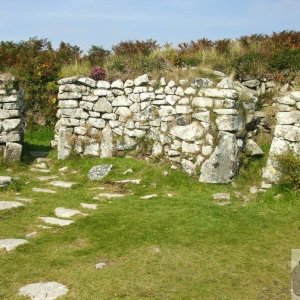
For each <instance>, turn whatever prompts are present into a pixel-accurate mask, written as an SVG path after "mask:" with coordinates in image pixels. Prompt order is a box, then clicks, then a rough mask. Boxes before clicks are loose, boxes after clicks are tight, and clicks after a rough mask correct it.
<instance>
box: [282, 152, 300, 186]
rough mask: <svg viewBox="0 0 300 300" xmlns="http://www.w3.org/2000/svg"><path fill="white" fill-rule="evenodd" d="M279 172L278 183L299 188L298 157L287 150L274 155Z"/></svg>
mask: <svg viewBox="0 0 300 300" xmlns="http://www.w3.org/2000/svg"><path fill="white" fill-rule="evenodd" d="M276 161H277V162H278V170H279V172H280V174H281V175H280V179H279V183H280V184H282V185H283V186H286V187H288V188H295V189H300V157H299V156H296V155H295V154H294V153H293V152H291V151H288V152H285V153H283V154H281V155H277V156H276Z"/></svg>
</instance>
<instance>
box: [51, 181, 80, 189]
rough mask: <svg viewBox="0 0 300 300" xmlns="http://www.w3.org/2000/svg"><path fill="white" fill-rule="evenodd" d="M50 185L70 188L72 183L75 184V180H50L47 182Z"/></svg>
mask: <svg viewBox="0 0 300 300" xmlns="http://www.w3.org/2000/svg"><path fill="white" fill-rule="evenodd" d="M49 184H50V185H52V186H56V187H61V188H66V189H70V188H71V187H72V186H73V185H75V184H76V182H67V181H59V180H57V181H51V182H49Z"/></svg>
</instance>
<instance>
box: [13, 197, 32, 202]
mask: <svg viewBox="0 0 300 300" xmlns="http://www.w3.org/2000/svg"><path fill="white" fill-rule="evenodd" d="M15 200H16V201H22V202H28V203H30V202H32V199H29V198H23V197H16V198H15Z"/></svg>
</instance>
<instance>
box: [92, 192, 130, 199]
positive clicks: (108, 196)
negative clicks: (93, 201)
mask: <svg viewBox="0 0 300 300" xmlns="http://www.w3.org/2000/svg"><path fill="white" fill-rule="evenodd" d="M125 196H126V195H124V194H117V193H101V194H99V195H98V196H97V198H107V199H112V198H122V197H125Z"/></svg>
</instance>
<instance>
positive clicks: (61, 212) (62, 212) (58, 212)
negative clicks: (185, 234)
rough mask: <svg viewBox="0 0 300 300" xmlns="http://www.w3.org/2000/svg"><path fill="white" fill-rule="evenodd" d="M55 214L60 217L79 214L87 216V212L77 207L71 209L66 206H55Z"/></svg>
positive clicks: (70, 216)
mask: <svg viewBox="0 0 300 300" xmlns="http://www.w3.org/2000/svg"><path fill="white" fill-rule="evenodd" d="M55 215H56V216H57V217H58V218H72V217H74V216H77V215H83V216H86V214H84V213H82V212H81V211H79V210H77V209H69V208H64V207H57V208H55Z"/></svg>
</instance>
